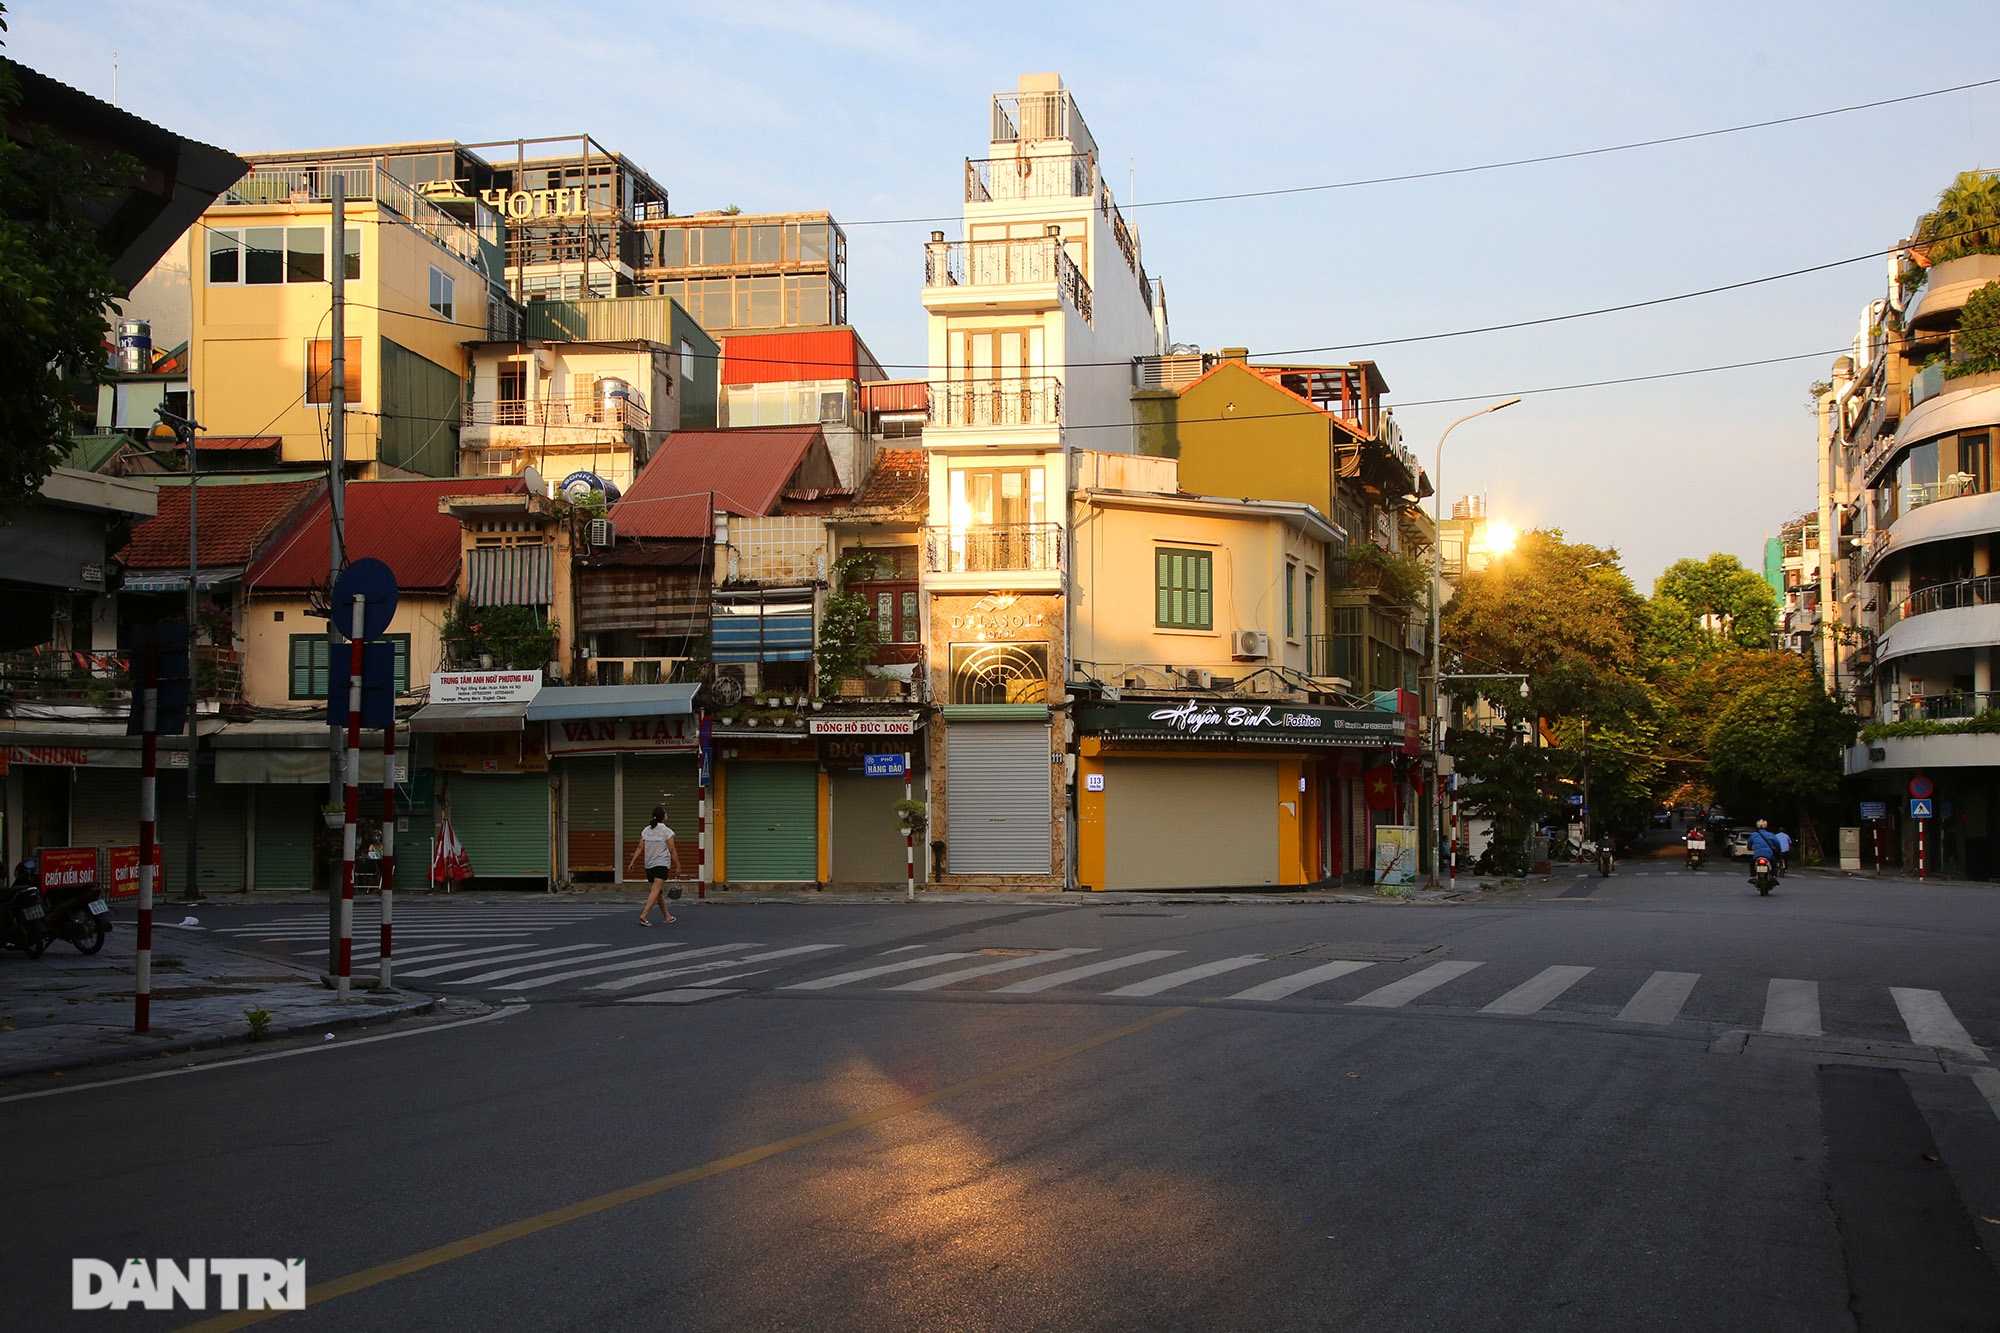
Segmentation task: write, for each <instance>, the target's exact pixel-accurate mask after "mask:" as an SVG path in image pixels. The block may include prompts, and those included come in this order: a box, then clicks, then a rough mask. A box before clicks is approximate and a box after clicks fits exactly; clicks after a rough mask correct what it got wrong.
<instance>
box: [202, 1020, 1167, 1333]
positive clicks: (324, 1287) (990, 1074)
mask: <svg viewBox="0 0 2000 1333" xmlns="http://www.w3.org/2000/svg"><path fill="white" fill-rule="evenodd" d="M1190 1012H1192V1006H1187V1005H1183V1006H1181V1007H1179V1008H1175V1009H1163V1010H1161V1011H1160V1012H1159V1013H1156V1014H1149V1015H1148V1016H1147V1017H1145V1018H1142V1019H1140V1020H1139V1021H1138V1022H1136V1023H1127V1024H1125V1025H1124V1026H1123V1027H1117V1028H1112V1029H1111V1030H1110V1031H1109V1032H1100V1033H1098V1034H1097V1035H1096V1036H1094V1037H1086V1038H1084V1039H1083V1040H1082V1041H1075V1042H1071V1043H1070V1044H1069V1045H1067V1046H1061V1047H1058V1048H1056V1049H1055V1050H1053V1051H1047V1052H1044V1053H1043V1054H1041V1055H1031V1056H1028V1057H1027V1058H1025V1059H1021V1060H1016V1061H1015V1062H1014V1063H1013V1064H1010V1065H1002V1066H1001V1067H1000V1068H998V1069H993V1070H989V1071H987V1072H986V1073H984V1074H979V1075H977V1076H975V1077H973V1078H969V1079H967V1080H965V1081H964V1082H963V1083H954V1084H952V1085H951V1086H950V1087H948V1088H939V1089H938V1090H937V1091H935V1092H926V1093H924V1094H922V1095H921V1096H917V1097H905V1098H904V1099H903V1100H902V1101H899V1102H890V1103H889V1104H888V1105H887V1106H880V1107H877V1108H876V1109H875V1110H873V1111H863V1112H861V1113H860V1114H858V1115H851V1116H849V1117H847V1118H846V1119H845V1120H836V1121H834V1122H832V1123H831V1124H826V1125H821V1126H819V1127H818V1128H817V1129H809V1130H806V1131H805V1132H804V1133H802V1134H794V1135H792V1136H791V1137H790V1138H783V1139H773V1140H772V1141H771V1142H769V1143H762V1144H759V1145H757V1146H756V1147H754V1148H745V1149H744V1150H743V1151H742V1152H739V1153H732V1154H731V1155H729V1156H728V1157H718V1158H716V1159H715V1160H714V1161H711V1162H704V1163H702V1164H701V1165H700V1166H691V1167H688V1168H687V1169H686V1170H684V1171H675V1172H673V1173H672V1174H671V1175H665V1176H658V1177H656V1178H654V1179H652V1180H645V1181H641V1182H640V1183H638V1184H636V1185H627V1186H626V1187H625V1188H624V1189H618V1190H613V1191H611V1192H610V1193H609V1194H600V1195H598V1196H597V1197H596V1198H593V1199H582V1200H579V1201H577V1202H576V1203H572V1204H567V1205H565V1206H563V1207H561V1208H556V1209H552V1210H550V1211H549V1212H546V1213H537V1214H536V1215H535V1216H533V1217H524V1218H521V1219H520V1220H519V1221H515V1222H509V1223H507V1224H506V1225H505V1226H498V1227H494V1228H493V1229H491V1230H490V1231H481V1232H479V1233H477V1234H476V1235H471V1236H467V1237H465V1238H464V1239H462V1240H455V1241H452V1242H451V1243H449V1244H446V1245H438V1246H435V1247H433V1248H431V1249H428V1250H419V1251H418V1252H417V1253H415V1254H411V1255H406V1256H404V1257H403V1258H401V1259H392V1260H390V1261H389V1262H388V1263H385V1264H377V1265H376V1266H375V1267H373V1268H364V1269H362V1270H361V1271H360V1272H358V1273H349V1274H348V1275H347V1276H346V1277H337V1278H334V1279H333V1280H332V1281H330V1282H322V1283H320V1284H318V1285H317V1286H313V1287H310V1288H308V1289H307V1291H306V1307H307V1308H308V1309H311V1308H312V1307H314V1306H316V1305H320V1304H323V1303H325V1302H327V1301H330V1300H335V1299H337V1298H339V1297H341V1296H351V1295H353V1294H354V1293H355V1292H357V1291H366V1290H367V1289H368V1288H370V1287H376V1286H380V1285H381V1284H382V1283H384V1282H389V1281H392V1280H394V1279H396V1278H399V1277H408V1276H410V1275H411V1274H412V1273H421V1272H422V1271H424V1270H425V1269H426V1268H436V1267H437V1266H438V1265H440V1264H448V1263H450V1262H452V1261H453V1260H454V1259H464V1258H467V1257H468V1256H470V1255H474V1254H478V1253H480V1252H481V1251H484V1250H490V1249H492V1248H494V1247H495V1246H498V1245H505V1244H507V1243H508V1242H509V1241H515V1240H520V1239H522V1238H523V1237H526V1236H532V1235H534V1234H536V1233H537V1232H541V1231H548V1230H550V1229H552V1228H554V1227H559V1226H563V1225H565V1224H566V1223H570V1222H577V1221H581V1220H582V1219H584V1218H586V1217H594V1216H596V1215H597V1214H598V1213H602V1212H608V1211H609V1210H611V1209H613V1208H622V1207H624V1206H625V1205H626V1204H628V1203H637V1202H639V1201H640V1200H641V1199H650V1198H652V1197H653V1196H654V1195H656V1194H665V1193H667V1192H668V1191H669V1190H677V1189H679V1188H680V1187H681V1186H683V1185H692V1184H694V1183H695V1182H696V1181H700V1180H707V1179H709V1178H711V1177H713V1176H720V1175H726V1174H727V1173H729V1172H731V1171H736V1170H740V1169H741V1168H743V1167H746V1166H754V1165H756V1164H757V1163H758V1162H763V1161H768V1160H770V1159H771V1158H773V1157H777V1156H780V1155H781V1154H784V1153H788V1152H793V1151H796V1150H797V1149H800V1148H810V1147H811V1146H812V1145H814V1144H816V1143H824V1142H826V1141H827V1140H828V1139H833V1138H838V1137H840V1136H841V1135H843V1134H851V1133H853V1132H854V1131H855V1130H857V1129H866V1128H867V1127H868V1126H870V1125H879V1124H881V1123H882V1122H883V1121H885V1120H894V1119H896V1118H897V1117H898V1116H905V1115H908V1114H910V1113H911V1112H912V1111H921V1110H923V1109H925V1108H926V1107H930V1106H936V1105H937V1104H939V1103H940V1102H948V1101H952V1100H954V1099H955V1098H959V1097H963V1096H966V1095H967V1094H968V1093H974V1092H978V1091H980V1090H982V1089H984V1088H990V1087H992V1086H993V1085H994V1084H996V1083H1002V1082H1005V1081H1006V1080H1007V1079H1010V1078H1015V1077H1017V1076H1019V1075H1021V1074H1026V1073H1029V1072H1031V1071H1033V1070H1036V1069H1040V1068H1042V1067H1044V1066H1046V1065H1052V1064H1055V1063H1056V1062H1057V1061H1059V1060H1067V1059H1068V1058H1069V1057H1071V1056H1073V1055H1081V1054H1083V1053H1084V1052H1085V1051H1089V1050H1094V1049H1095V1048H1097V1047H1099V1046H1105V1045H1108V1044H1110V1043H1111V1042H1114V1041H1118V1040H1121V1039H1122V1038H1125V1037H1130V1036H1132V1035H1134V1034H1135V1033H1140V1032H1144V1031H1145V1030H1146V1029H1147V1028H1150V1027H1157V1026H1158V1025H1159V1024H1161V1023H1164V1022H1167V1021H1168V1020H1169V1019H1174V1018H1179V1017H1180V1016H1181V1015H1182V1014H1185V1013H1190ZM283 1313H284V1311H281V1310H240V1311H232V1312H230V1313H228V1314H225V1315H219V1316H217V1317H216V1318H214V1319H204V1320H202V1321H201V1322H199V1323H195V1324H189V1325H187V1326H186V1327H187V1328H188V1329H190V1330H201V1331H202V1333H219V1331H220V1330H223V1329H236V1328H248V1327H249V1326H250V1325H252V1324H261V1323H263V1322H264V1321H265V1320H267V1319H274V1318H276V1317H277V1316H278V1315H280V1314H283Z"/></svg>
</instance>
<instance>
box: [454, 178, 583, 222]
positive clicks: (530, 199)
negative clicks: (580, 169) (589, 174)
mask: <svg viewBox="0 0 2000 1333" xmlns="http://www.w3.org/2000/svg"><path fill="white" fill-rule="evenodd" d="M479 202H480V203H482V204H485V205H486V206H487V207H488V208H490V209H492V210H493V211H494V212H496V213H500V214H504V215H505V216H507V217H510V218H513V219H515V220H517V221H518V220H520V219H522V218H581V217H588V216H590V206H589V205H588V204H587V203H585V202H584V198H583V187H582V186H581V185H576V186H571V187H570V188H568V189H563V190H481V191H480V192H479Z"/></svg>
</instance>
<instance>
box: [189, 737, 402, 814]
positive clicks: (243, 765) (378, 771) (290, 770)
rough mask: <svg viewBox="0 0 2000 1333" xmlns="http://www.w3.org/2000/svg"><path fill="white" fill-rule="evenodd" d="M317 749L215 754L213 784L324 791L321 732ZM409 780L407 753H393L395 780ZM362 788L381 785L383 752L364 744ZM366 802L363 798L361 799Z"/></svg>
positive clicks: (230, 751)
mask: <svg viewBox="0 0 2000 1333" xmlns="http://www.w3.org/2000/svg"><path fill="white" fill-rule="evenodd" d="M319 741H320V743H319V746H318V748H316V749H311V750H227V749H218V750H217V751H216V752H215V780H216V781H217V782H222V783H234V784H241V785H246V786H250V785H254V786H260V787H261V786H267V785H269V784H272V783H285V784H289V785H293V786H297V785H302V784H306V783H315V784H317V785H319V786H322V787H324V786H325V785H326V782H327V768H326V733H325V732H324V731H322V732H321V733H320V737H319ZM409 777H410V752H409V751H408V750H405V749H400V748H399V749H398V750H397V751H396V779H397V781H399V782H407V781H409ZM361 785H362V787H363V788H370V787H373V788H378V789H379V788H380V787H381V785H382V751H381V749H380V747H377V748H376V749H373V750H371V749H369V748H367V745H366V743H365V742H364V744H363V746H362V750H361ZM364 801H365V798H364Z"/></svg>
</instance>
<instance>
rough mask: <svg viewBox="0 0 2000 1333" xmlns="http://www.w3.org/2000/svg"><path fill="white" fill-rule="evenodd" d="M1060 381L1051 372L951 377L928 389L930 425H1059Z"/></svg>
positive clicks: (968, 426) (925, 418) (926, 420)
mask: <svg viewBox="0 0 2000 1333" xmlns="http://www.w3.org/2000/svg"><path fill="white" fill-rule="evenodd" d="M1062 412H1063V402H1062V381H1061V380H1059V379H1057V378H1056V377H1055V376H1053V375H1021V376H1003V377H999V378H993V379H976V380H952V381H948V382H947V383H945V384H942V385H933V386H931V389H930V395H929V403H928V406H927V407H926V408H925V412H924V421H925V423H926V424H927V425H931V426H950V427H958V426H963V427H967V428H978V427H989V426H1060V425H1062Z"/></svg>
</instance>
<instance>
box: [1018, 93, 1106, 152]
mask: <svg viewBox="0 0 2000 1333" xmlns="http://www.w3.org/2000/svg"><path fill="white" fill-rule="evenodd" d="M1037 139H1067V140H1069V141H1070V142H1071V143H1072V144H1074V145H1076V147H1077V148H1078V149H1080V150H1081V151H1084V152H1091V153H1094V152H1095V151H1096V150H1097V140H1096V139H1094V138H1092V137H1091V133H1090V130H1089V128H1088V127H1087V126H1085V125H1084V123H1083V117H1082V115H1080V114H1079V113H1078V112H1077V109H1076V99H1075V98H1073V97H1071V96H1070V95H1069V93H1067V92H1048V93H1020V92H1015V93H995V94H993V142H994V143H1023V142H1026V143H1032V142H1034V141H1035V140H1037Z"/></svg>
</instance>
